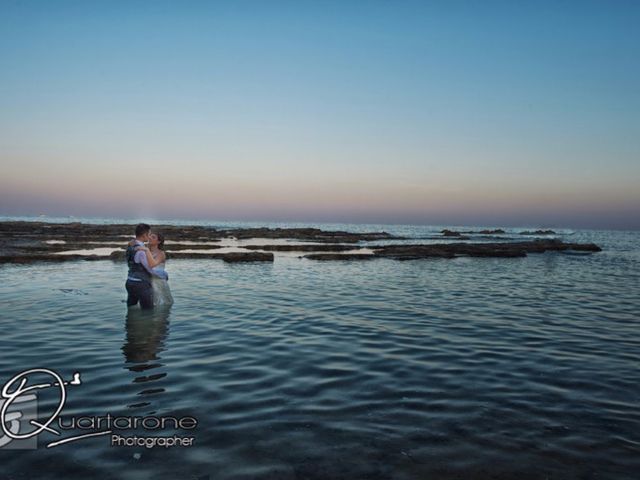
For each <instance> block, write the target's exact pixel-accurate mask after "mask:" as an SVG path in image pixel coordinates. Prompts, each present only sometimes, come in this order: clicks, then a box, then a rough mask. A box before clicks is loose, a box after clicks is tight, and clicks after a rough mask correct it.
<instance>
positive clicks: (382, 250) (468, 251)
mask: <svg viewBox="0 0 640 480" xmlns="http://www.w3.org/2000/svg"><path fill="white" fill-rule="evenodd" d="M369 248H373V249H374V253H373V254H369V255H365V254H331V253H326V254H325V253H316V254H311V255H304V258H309V259H312V260H364V259H367V260H368V259H370V258H393V259H395V260H416V259H422V258H455V257H460V256H467V257H506V258H513V257H526V256H527V254H528V253H543V252H547V251H553V252H561V251H573V252H599V251H601V250H602V249H601V248H600V247H598V246H597V245H595V244H593V243H564V242H561V241H560V240H535V241H532V242H509V243H442V244H433V245H387V246H381V247H378V248H375V247H369Z"/></svg>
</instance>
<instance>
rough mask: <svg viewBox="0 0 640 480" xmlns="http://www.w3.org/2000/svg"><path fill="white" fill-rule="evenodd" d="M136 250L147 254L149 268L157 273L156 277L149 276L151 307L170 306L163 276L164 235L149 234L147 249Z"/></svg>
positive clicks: (164, 259)
mask: <svg viewBox="0 0 640 480" xmlns="http://www.w3.org/2000/svg"><path fill="white" fill-rule="evenodd" d="M136 250H144V252H145V253H146V254H147V263H148V264H149V267H150V268H151V269H152V270H153V271H154V272H156V273H157V275H152V276H151V286H152V288H153V305H154V306H157V305H171V304H172V303H173V297H172V296H171V289H170V288H169V282H168V281H167V280H165V278H166V276H165V275H164V274H163V273H164V270H165V264H166V261H167V256H166V254H165V253H164V235H163V234H162V233H159V232H155V233H151V234H149V242H148V247H138V248H136Z"/></svg>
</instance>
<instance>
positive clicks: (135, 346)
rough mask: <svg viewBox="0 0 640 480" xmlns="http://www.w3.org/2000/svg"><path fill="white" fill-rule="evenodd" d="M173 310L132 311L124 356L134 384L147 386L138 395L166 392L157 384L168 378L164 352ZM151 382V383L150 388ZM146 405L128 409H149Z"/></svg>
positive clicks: (141, 404) (133, 309) (129, 316)
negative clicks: (163, 358)
mask: <svg viewBox="0 0 640 480" xmlns="http://www.w3.org/2000/svg"><path fill="white" fill-rule="evenodd" d="M170 313H171V306H167V307H156V308H154V309H153V310H141V309H139V308H129V309H128V310H127V315H126V321H125V342H124V345H122V352H123V353H124V357H125V368H126V369H127V370H129V371H131V372H133V373H134V376H133V380H132V383H134V384H144V385H143V387H144V388H143V389H142V390H140V391H139V392H137V395H140V396H143V397H147V396H148V395H154V394H160V393H162V392H164V391H165V389H164V388H163V387H161V386H160V385H159V384H154V382H158V381H159V380H161V379H163V378H164V377H166V376H167V373H166V372H164V371H161V370H163V367H164V364H163V363H162V362H161V359H162V357H161V356H160V354H161V352H162V351H163V350H164V349H165V348H166V346H165V343H166V339H167V335H168V333H169V315H170ZM149 382H152V383H151V384H149ZM150 404H151V403H150V402H149V401H147V399H146V398H145V401H142V402H136V403H133V404H130V405H128V407H129V408H141V407H146V406H148V405H150Z"/></svg>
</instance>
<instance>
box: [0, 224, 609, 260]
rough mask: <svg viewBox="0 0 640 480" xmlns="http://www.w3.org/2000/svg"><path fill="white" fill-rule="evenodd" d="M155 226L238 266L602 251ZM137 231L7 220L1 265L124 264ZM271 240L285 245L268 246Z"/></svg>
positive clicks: (175, 242) (548, 243)
mask: <svg viewBox="0 0 640 480" xmlns="http://www.w3.org/2000/svg"><path fill="white" fill-rule="evenodd" d="M152 227H153V229H154V230H156V231H161V232H163V233H164V234H165V237H166V239H167V240H168V241H169V243H167V244H165V250H168V252H167V257H168V258H169V259H219V260H223V261H225V262H234V263H235V262H273V260H274V253H272V252H300V253H305V252H306V253H307V254H306V255H304V258H309V259H313V260H370V259H373V258H392V259H396V260H412V259H421V258H454V257H458V256H472V257H524V256H526V255H527V254H528V253H538V252H545V251H565V252H567V253H574V254H580V253H589V252H597V251H600V248H599V247H598V246H597V245H594V244H575V243H564V242H562V241H560V240H557V239H537V240H533V241H521V239H520V238H518V239H516V238H511V239H505V238H503V237H500V236H497V237H496V239H498V240H512V241H500V242H492V243H489V242H486V243H475V242H474V243H470V242H462V243H461V242H457V240H460V241H462V240H469V239H470V237H468V236H466V235H463V233H475V234H482V235H489V234H498V235H500V234H501V233H503V232H504V231H503V230H500V229H495V230H481V231H479V232H455V231H452V230H443V231H442V232H441V233H442V237H435V238H446V239H447V240H456V242H451V243H437V244H402V243H395V244H393V243H388V244H386V245H381V244H379V243H378V244H377V245H371V244H368V243H366V242H371V241H374V242H375V241H378V240H384V241H393V240H405V238H404V237H399V236H394V235H391V234H389V233H387V232H365V233H353V232H345V231H324V230H320V229H317V228H247V229H239V228H236V229H216V228H214V227H203V226H193V225H191V226H188V225H187V226H182V225H153V226H152ZM133 229H134V225H131V224H115V225H95V224H83V223H68V224H60V223H44V222H0V264H2V263H31V262H66V261H77V260H108V259H110V260H114V261H124V249H125V246H126V243H127V241H128V239H130V238H131V233H132V230H133ZM522 233H523V234H525V233H526V234H540V235H542V234H548V233H552V231H550V230H536V231H535V232H522ZM487 238H491V237H483V240H485V239H487ZM249 239H260V240H261V241H259V242H256V241H255V240H254V241H253V242H249V243H250V244H248V242H246V240H249ZM269 239H274V240H279V241H278V242H274V243H273V244H269V243H268V240H269ZM282 240H287V241H285V242H283V241H282ZM290 240H293V242H290ZM365 249H366V250H365ZM114 250H115V251H114ZM216 250H219V251H216ZM230 250H231V251H230Z"/></svg>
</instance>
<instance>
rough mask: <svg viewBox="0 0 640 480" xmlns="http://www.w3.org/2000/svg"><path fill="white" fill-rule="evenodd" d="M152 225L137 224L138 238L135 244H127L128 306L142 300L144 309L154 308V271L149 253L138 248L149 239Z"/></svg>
mask: <svg viewBox="0 0 640 480" xmlns="http://www.w3.org/2000/svg"><path fill="white" fill-rule="evenodd" d="M150 231H151V227H150V226H149V225H147V224H146V223H140V224H138V225H137V226H136V238H135V240H134V241H133V244H129V245H128V246H127V253H126V258H127V265H128V266H129V273H128V274H127V282H126V283H125V288H126V289H127V293H128V297H127V306H128V307H132V306H133V305H136V304H137V303H138V302H140V307H141V308H143V309H148V308H153V288H152V287H151V275H152V274H153V272H152V271H151V268H150V267H149V264H148V263H147V255H146V254H145V252H144V251H142V250H138V251H136V248H137V247H138V246H140V245H142V246H144V242H146V241H148V240H149V232H150Z"/></svg>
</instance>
